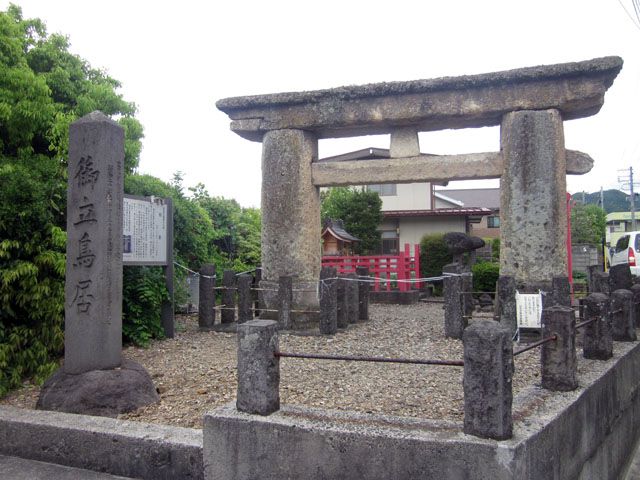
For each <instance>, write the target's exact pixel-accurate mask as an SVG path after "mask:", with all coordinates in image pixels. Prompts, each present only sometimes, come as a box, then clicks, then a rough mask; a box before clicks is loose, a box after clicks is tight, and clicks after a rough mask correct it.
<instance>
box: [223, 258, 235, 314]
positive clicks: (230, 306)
mask: <svg viewBox="0 0 640 480" xmlns="http://www.w3.org/2000/svg"><path fill="white" fill-rule="evenodd" d="M222 286H223V287H225V288H224V290H222V306H223V307H224V308H223V309H222V310H221V311H220V323H233V322H235V321H236V298H235V297H236V272H234V271H233V270H225V271H224V273H223V274H222Z"/></svg>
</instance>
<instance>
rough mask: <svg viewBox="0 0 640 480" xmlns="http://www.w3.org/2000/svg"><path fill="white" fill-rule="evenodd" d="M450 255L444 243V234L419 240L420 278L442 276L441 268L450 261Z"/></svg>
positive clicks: (436, 234) (434, 234)
mask: <svg viewBox="0 0 640 480" xmlns="http://www.w3.org/2000/svg"><path fill="white" fill-rule="evenodd" d="M452 260H453V259H452V257H451V254H450V253H449V250H448V249H447V245H446V244H445V243H444V234H442V233H433V234H429V235H425V236H424V237H422V240H420V275H421V276H422V277H438V276H440V275H442V267H444V266H445V265H446V264H448V263H451V261H452Z"/></svg>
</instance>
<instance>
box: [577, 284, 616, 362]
mask: <svg viewBox="0 0 640 480" xmlns="http://www.w3.org/2000/svg"><path fill="white" fill-rule="evenodd" d="M583 311H584V321H590V320H594V322H593V323H590V324H589V325H586V326H585V327H584V335H583V337H582V343H583V356H584V358H589V359H592V360H608V359H610V358H611V357H612V356H613V337H612V336H611V316H610V314H609V297H608V296H607V295H605V294H604V293H592V294H590V295H589V296H588V297H587V298H585V302H584V310H583Z"/></svg>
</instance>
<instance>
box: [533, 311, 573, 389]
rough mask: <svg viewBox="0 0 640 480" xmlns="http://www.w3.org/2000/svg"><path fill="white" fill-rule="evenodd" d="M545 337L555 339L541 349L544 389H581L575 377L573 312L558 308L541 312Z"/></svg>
mask: <svg viewBox="0 0 640 480" xmlns="http://www.w3.org/2000/svg"><path fill="white" fill-rule="evenodd" d="M542 336H543V337H544V338H547V337H550V336H555V337H556V339H555V340H554V341H551V342H547V343H545V344H543V345H542V353H541V360H540V363H541V370H542V387H543V388H546V389H547V390H554V391H562V392H566V391H570V390H575V389H576V388H577V387H578V380H577V377H576V371H577V359H576V318H575V314H574V312H573V309H571V308H569V307H562V306H559V305H556V306H553V307H549V308H545V309H543V310H542Z"/></svg>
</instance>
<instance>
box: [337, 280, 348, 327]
mask: <svg viewBox="0 0 640 480" xmlns="http://www.w3.org/2000/svg"><path fill="white" fill-rule="evenodd" d="M336 283H337V285H336V302H337V305H338V307H337V314H336V315H337V322H338V328H347V327H348V326H349V302H348V296H347V280H345V279H344V278H343V275H338V280H337V282H336Z"/></svg>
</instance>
